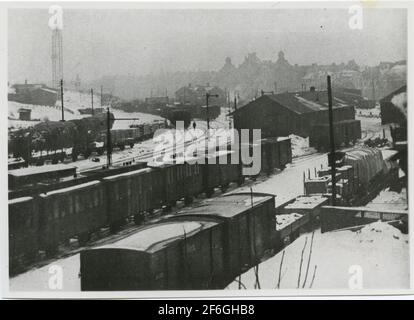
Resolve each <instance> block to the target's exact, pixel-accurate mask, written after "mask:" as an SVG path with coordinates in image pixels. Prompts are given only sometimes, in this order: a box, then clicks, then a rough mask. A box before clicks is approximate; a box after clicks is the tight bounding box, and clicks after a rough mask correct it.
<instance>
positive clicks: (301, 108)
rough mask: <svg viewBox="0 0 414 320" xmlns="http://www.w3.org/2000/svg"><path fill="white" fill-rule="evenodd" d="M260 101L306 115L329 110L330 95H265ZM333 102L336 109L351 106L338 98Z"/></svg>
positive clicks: (323, 93)
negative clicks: (270, 102)
mask: <svg viewBox="0 0 414 320" xmlns="http://www.w3.org/2000/svg"><path fill="white" fill-rule="evenodd" d="M260 99H269V100H271V101H273V102H276V103H277V104H278V105H280V106H282V107H284V108H286V109H289V110H290V111H293V112H294V113H297V114H304V113H310V112H316V111H321V110H327V109H328V94H327V92H326V91H304V92H284V93H279V94H272V95H263V96H261V97H260V98H258V99H256V100H255V101H257V100H260ZM332 102H333V107H334V108H339V107H348V106H349V104H347V103H346V102H345V101H343V100H341V99H339V98H337V97H333V99H332ZM249 104H250V103H248V104H246V105H244V106H241V107H240V108H238V109H237V110H236V111H234V113H235V112H238V111H239V110H241V109H243V108H244V107H246V106H248V105H249Z"/></svg>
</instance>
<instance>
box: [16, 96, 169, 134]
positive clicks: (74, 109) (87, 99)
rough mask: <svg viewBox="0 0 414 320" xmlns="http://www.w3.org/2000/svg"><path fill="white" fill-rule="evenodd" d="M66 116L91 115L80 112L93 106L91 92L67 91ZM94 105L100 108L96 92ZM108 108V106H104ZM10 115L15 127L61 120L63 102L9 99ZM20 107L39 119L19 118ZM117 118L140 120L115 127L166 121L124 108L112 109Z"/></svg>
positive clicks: (76, 117)
mask: <svg viewBox="0 0 414 320" xmlns="http://www.w3.org/2000/svg"><path fill="white" fill-rule="evenodd" d="M63 97H64V102H63V105H64V107H65V108H64V116H65V120H72V119H80V118H84V117H89V116H90V115H88V114H80V112H79V109H85V108H91V106H92V101H91V96H90V94H85V93H79V92H75V91H65V92H64V95H63ZM93 101H94V107H95V108H100V97H99V95H95V94H94V98H93ZM103 107H104V108H106V107H107V106H103ZM8 108H9V109H8V115H9V127H14V128H26V127H29V126H34V125H35V124H36V123H38V122H39V121H45V120H46V119H47V120H50V121H59V120H61V119H62V109H61V102H60V101H57V102H56V105H55V106H53V107H52V106H39V105H32V104H25V103H19V102H15V101H8ZM20 108H26V109H31V110H32V113H31V118H32V119H33V120H35V119H37V120H39V121H21V120H17V119H18V118H19V113H18V110H19V109H20ZM111 112H112V113H114V115H115V118H139V119H138V120H131V121H125V120H123V121H115V123H114V126H113V128H114V129H126V128H129V125H130V124H142V123H152V122H154V121H162V122H163V121H164V119H163V118H161V117H159V116H155V115H150V114H146V113H139V112H134V113H127V112H124V111H122V110H117V109H112V110H111Z"/></svg>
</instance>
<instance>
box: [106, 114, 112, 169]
mask: <svg viewBox="0 0 414 320" xmlns="http://www.w3.org/2000/svg"><path fill="white" fill-rule="evenodd" d="M106 129H107V130H106V164H107V166H108V168H109V167H110V166H111V162H112V141H111V113H110V112H109V107H108V110H107V113H106Z"/></svg>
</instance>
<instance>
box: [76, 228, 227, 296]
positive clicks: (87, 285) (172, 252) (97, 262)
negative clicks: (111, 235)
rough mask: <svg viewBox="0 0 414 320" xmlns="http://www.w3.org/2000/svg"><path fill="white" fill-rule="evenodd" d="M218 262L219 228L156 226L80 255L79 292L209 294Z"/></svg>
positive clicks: (219, 272) (219, 257)
mask: <svg viewBox="0 0 414 320" xmlns="http://www.w3.org/2000/svg"><path fill="white" fill-rule="evenodd" d="M222 261H223V256H222V229H221V225H220V224H219V223H216V222H213V221H205V222H195V221H168V222H167V221H166V222H161V223H158V224H154V225H149V226H146V227H144V228H143V229H141V230H140V231H138V232H136V233H134V234H133V235H131V236H128V237H126V238H124V239H122V240H119V241H117V242H115V243H113V244H109V245H106V246H103V247H99V248H94V249H89V250H84V251H82V252H81V255H80V274H81V290H82V291H94V290H183V289H200V290H201V289H210V288H211V287H212V285H213V281H214V279H215V278H216V277H217V276H218V275H220V274H223V272H224V270H223V267H222V266H223V262H222Z"/></svg>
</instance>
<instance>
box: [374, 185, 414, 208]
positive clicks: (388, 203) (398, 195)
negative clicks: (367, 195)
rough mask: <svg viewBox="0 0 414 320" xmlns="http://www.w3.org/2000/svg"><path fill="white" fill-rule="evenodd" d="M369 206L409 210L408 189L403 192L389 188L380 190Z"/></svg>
mask: <svg viewBox="0 0 414 320" xmlns="http://www.w3.org/2000/svg"><path fill="white" fill-rule="evenodd" d="M367 207H369V208H374V209H379V210H380V209H389V210H392V209H395V210H408V200H407V189H402V190H401V192H395V191H390V190H389V188H387V189H386V190H383V191H381V192H380V194H379V195H378V196H377V197H376V198H375V199H374V200H372V201H371V202H370V203H369V204H368V205H367Z"/></svg>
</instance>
